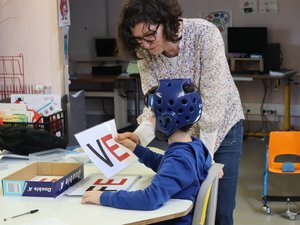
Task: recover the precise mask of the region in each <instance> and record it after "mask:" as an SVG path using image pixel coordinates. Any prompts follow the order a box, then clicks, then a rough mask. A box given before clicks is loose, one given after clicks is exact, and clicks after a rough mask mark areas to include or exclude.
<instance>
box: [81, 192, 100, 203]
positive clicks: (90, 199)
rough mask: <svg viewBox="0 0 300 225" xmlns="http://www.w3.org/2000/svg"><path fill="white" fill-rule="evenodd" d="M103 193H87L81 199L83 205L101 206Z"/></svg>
mask: <svg viewBox="0 0 300 225" xmlns="http://www.w3.org/2000/svg"><path fill="white" fill-rule="evenodd" d="M101 194H102V192H101V191H86V192H85V193H84V194H83V196H82V199H81V204H95V205H100V196H101Z"/></svg>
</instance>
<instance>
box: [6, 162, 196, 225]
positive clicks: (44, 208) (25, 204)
mask: <svg viewBox="0 0 300 225" xmlns="http://www.w3.org/2000/svg"><path fill="white" fill-rule="evenodd" d="M23 166H25V165H24V164H20V163H18V164H15V163H9V164H8V169H5V170H0V179H2V178H3V177H5V176H7V175H8V174H10V173H12V172H14V171H16V170H18V169H20V168H21V167H23ZM97 172H99V171H98V169H97V168H96V167H95V166H94V165H93V164H90V163H89V164H86V165H85V176H87V175H89V174H91V173H97ZM122 173H124V174H140V175H142V178H141V179H139V180H138V181H137V183H136V184H134V186H133V187H132V188H131V190H137V189H141V188H144V187H146V186H147V185H148V184H149V183H150V182H151V179H152V177H153V175H154V172H153V171H151V170H150V169H148V168H146V167H145V166H144V165H142V164H140V163H135V164H134V165H132V166H130V167H129V168H127V169H126V170H124V171H123V172H122ZM0 191H1V195H0V224H6V225H16V224H28V223H32V224H37V223H36V222H37V221H46V220H49V219H50V218H55V219H57V220H58V222H60V223H51V225H54V224H56V225H63V224H65V225H77V224H78V225H83V224H88V225H93V224H98V225H99V224H103V225H120V224H149V223H154V222H158V221H164V220H169V219H172V218H176V217H180V216H184V215H186V214H187V213H188V212H189V211H190V210H191V209H192V207H193V203H192V202H191V201H189V200H180V199H171V200H169V201H168V202H167V203H166V204H164V205H163V206H162V207H161V208H160V209H158V210H153V211H139V210H122V209H115V208H111V207H106V206H99V205H89V204H87V205H83V204H81V203H80V201H81V197H68V196H60V197H58V198H56V199H53V198H41V197H9V196H7V197H6V196H5V197H3V194H2V187H1V188H0ZM33 209H39V212H37V213H35V214H30V215H24V216H21V217H17V218H13V219H8V220H7V221H6V222H3V219H4V218H8V217H12V216H14V215H17V214H21V213H24V212H28V211H30V210H33ZM48 224H50V223H48ZM43 225H46V224H45V223H43Z"/></svg>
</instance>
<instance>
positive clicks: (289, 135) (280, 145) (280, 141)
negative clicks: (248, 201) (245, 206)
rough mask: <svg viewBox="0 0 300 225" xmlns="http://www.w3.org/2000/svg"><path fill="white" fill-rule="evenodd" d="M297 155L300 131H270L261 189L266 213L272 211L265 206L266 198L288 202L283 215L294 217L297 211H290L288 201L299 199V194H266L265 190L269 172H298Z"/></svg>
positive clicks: (299, 164)
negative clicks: (262, 188)
mask: <svg viewBox="0 0 300 225" xmlns="http://www.w3.org/2000/svg"><path fill="white" fill-rule="evenodd" d="M299 157H300V131H273V132H271V133H270V138H269V145H268V148H267V151H266V166H265V171H264V190H263V210H264V211H265V213H266V214H271V213H272V212H271V208H270V207H268V206H267V201H268V200H269V201H286V202H287V203H288V210H287V211H286V213H285V216H287V217H288V218H289V219H290V220H294V219H295V218H296V216H297V213H295V212H291V211H290V208H289V202H290V201H300V196H268V195H267V192H268V175H269V173H270V172H271V173H277V174H300V160H299ZM297 158H298V159H297ZM287 159H288V160H287ZM295 159H296V160H295ZM286 160H287V161H286Z"/></svg>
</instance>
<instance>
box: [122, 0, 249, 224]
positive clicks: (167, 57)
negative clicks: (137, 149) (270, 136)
mask: <svg viewBox="0 0 300 225" xmlns="http://www.w3.org/2000/svg"><path fill="white" fill-rule="evenodd" d="M181 16H182V10H181V8H180V5H179V4H178V2H177V1H176V0H126V1H125V3H124V6H123V9H122V10H121V12H120V15H119V24H118V36H117V43H118V50H119V53H120V54H121V55H123V56H125V57H127V58H128V57H130V58H134V59H137V60H138V61H137V62H138V67H139V71H140V76H141V83H142V89H143V92H144V93H146V92H147V91H148V90H149V89H150V88H151V87H153V86H157V85H158V81H159V80H160V79H173V78H191V79H192V82H193V83H195V84H196V85H198V91H199V93H200V94H201V96H202V100H203V112H202V117H201V119H200V121H199V122H198V123H197V124H196V125H194V126H193V127H192V129H191V133H192V135H194V136H198V137H200V139H201V140H202V141H203V142H204V143H205V145H206V146H207V148H208V149H209V151H210V153H211V155H212V156H213V158H214V161H215V162H218V163H222V164H224V169H223V172H224V176H223V177H222V179H220V184H219V194H218V206H217V215H216V224H218V225H232V224H233V210H234V208H235V194H236V188H237V177H238V167H239V161H240V154H241V150H242V135H243V131H242V119H244V114H243V110H242V106H241V101H240V97H239V93H238V90H237V88H236V86H235V84H234V81H233V79H232V76H231V74H230V71H229V67H228V63H227V59H226V56H225V49H224V43H223V39H222V36H221V34H220V32H219V30H218V29H217V27H216V26H215V25H213V24H212V23H210V22H208V21H206V20H202V19H185V18H181ZM149 115H150V110H149V109H147V108H145V109H144V112H143V114H142V115H141V116H140V117H139V118H138V122H139V123H140V125H139V126H138V128H137V129H136V130H135V131H134V132H133V133H130V132H127V133H123V134H120V135H119V136H118V138H119V139H126V138H130V139H131V140H133V141H135V142H136V143H140V144H142V145H147V144H148V143H149V142H150V141H151V140H152V139H153V138H154V131H153V129H151V124H150V122H149Z"/></svg>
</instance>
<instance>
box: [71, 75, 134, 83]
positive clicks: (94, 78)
mask: <svg viewBox="0 0 300 225" xmlns="http://www.w3.org/2000/svg"><path fill="white" fill-rule="evenodd" d="M134 79H136V76H130V75H104V74H103V75H100V74H99V75H98V74H78V75H76V76H74V77H70V80H71V82H81V83H91V82H93V83H114V82H116V81H118V80H120V81H121V80H134Z"/></svg>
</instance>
